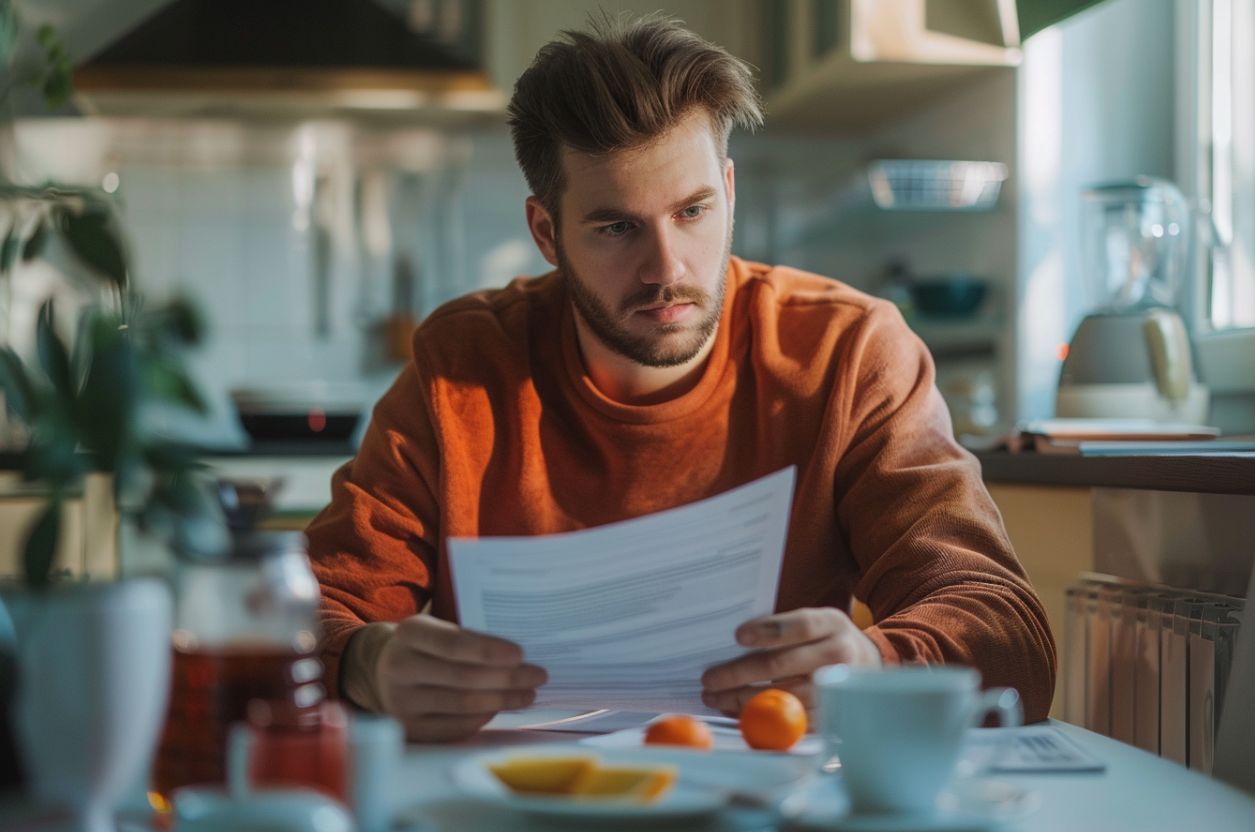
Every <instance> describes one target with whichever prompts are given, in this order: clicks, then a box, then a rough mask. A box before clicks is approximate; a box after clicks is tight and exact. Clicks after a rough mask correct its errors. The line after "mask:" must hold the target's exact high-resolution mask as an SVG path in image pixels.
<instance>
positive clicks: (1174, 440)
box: [1018, 419, 1255, 456]
mask: <svg viewBox="0 0 1255 832" xmlns="http://www.w3.org/2000/svg"><path fill="white" fill-rule="evenodd" d="M1219 436H1220V429H1219V428H1215V427H1211V426H1210V425H1191V424H1183V423H1164V422H1156V421H1154V420H1152V419H1035V420H1033V421H1030V422H1025V423H1023V424H1021V425H1020V426H1019V428H1018V439H1019V444H1020V446H1021V448H1022V449H1023V450H1035V451H1037V452H1038V453H1043V454H1072V455H1080V456H1147V455H1154V454H1161V455H1176V456H1179V455H1185V454H1225V455H1233V454H1244V453H1255V438H1251V437H1242V438H1237V439H1224V440H1222V439H1220V438H1219Z"/></svg>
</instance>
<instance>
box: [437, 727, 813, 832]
mask: <svg viewBox="0 0 1255 832" xmlns="http://www.w3.org/2000/svg"><path fill="white" fill-rule="evenodd" d="M579 753H581V751H580V750H578V749H577V748H576V747H575V746H570V745H566V746H560V747H554V748H552V749H546V750H537V749H534V748H529V749H526V750H523V749H519V748H515V749H513V750H511V751H499V752H492V753H486V754H477V755H475V756H473V757H468V758H466V759H465V760H462V761H461V762H460V763H458V764H457V765H456V766H455V767H454V768H453V770H452V772H451V777H452V778H453V783H454V785H455V786H456V787H457V789H458V790H459V791H460V792H462V794H464V795H466V796H467V797H470V798H472V799H475V800H479V801H482V802H485V803H490V804H493V805H495V806H500V807H503V808H506V809H513V810H517V811H521V812H527V813H529V814H535V815H545V816H551V817H571V818H585V819H590V820H594V819H599V818H600V819H611V818H622V819H636V820H662V819H667V818H684V817H695V816H700V815H708V814H712V813H714V812H717V811H719V810H720V809H722V808H724V807H725V806H727V805H728V804H729V803H730V802H732V801H733V800H740V801H743V800H744V799H745V797H746V796H747V795H749V794H753V795H764V796H765V795H766V794H767V793H768V792H769V791H770V790H772V789H775V788H778V787H780V786H783V785H787V784H789V783H793V782H796V781H798V779H799V778H800V777H801V776H803V774H804V770H803V769H801V768H799V767H798V766H796V765H792V764H790V762H789V761H788V759H787V758H783V759H782V755H761V756H760V755H756V754H709V753H702V752H693V751H684V750H681V749H659V750H653V749H649V750H638V751H631V750H626V749H625V750H612V749H598V750H597V751H596V752H595V754H596V756H597V757H598V759H600V761H601V762H602V763H603V764H605V765H642V764H652V765H674V766H675V767H676V769H677V771H678V777H677V779H676V783H675V785H674V786H673V787H672V788H671V790H670V791H669V792H668V793H667V794H666V795H664V796H663V797H662V798H661V799H659V800H658V801H656V802H654V803H638V802H633V801H626V800H613V799H578V798H567V797H540V796H530V795H519V794H515V793H514V792H511V791H510V790H509V789H508V788H507V787H506V786H505V785H504V784H503V783H502V782H501V781H500V780H498V779H497V778H496V777H495V776H494V775H493V774H492V772H491V771H489V770H488V766H489V765H494V764H499V763H503V762H505V761H506V760H508V759H509V758H511V757H517V756H520V755H523V754H525V755H527V756H542V755H545V754H552V755H554V756H560V757H569V756H571V755H572V754H579ZM586 753H593V752H586Z"/></svg>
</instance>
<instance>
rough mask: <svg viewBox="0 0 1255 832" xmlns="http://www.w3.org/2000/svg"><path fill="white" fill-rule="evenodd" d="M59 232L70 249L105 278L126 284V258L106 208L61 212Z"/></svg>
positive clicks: (122, 285)
mask: <svg viewBox="0 0 1255 832" xmlns="http://www.w3.org/2000/svg"><path fill="white" fill-rule="evenodd" d="M61 233H62V234H63V235H64V237H65V240H66V242H67V243H69V245H70V249H71V250H72V251H73V252H74V253H75V254H76V255H77V256H78V258H79V259H80V260H82V261H83V262H84V263H85V264H86V265H87V266H89V267H91V268H92V269H93V270H95V271H96V272H97V273H98V274H100V275H102V276H104V277H106V278H108V279H109V280H110V281H112V282H113V284H114V285H115V286H117V287H118V288H119V289H125V288H126V283H127V280H126V260H125V258H124V257H123V255H122V244H121V243H120V242H119V240H118V238H117V236H116V235H115V234H114V232H113V229H112V228H111V227H110V223H109V215H108V213H107V212H105V211H99V210H89V211H85V212H84V213H82V214H73V213H70V212H68V211H67V212H64V213H62V214H61Z"/></svg>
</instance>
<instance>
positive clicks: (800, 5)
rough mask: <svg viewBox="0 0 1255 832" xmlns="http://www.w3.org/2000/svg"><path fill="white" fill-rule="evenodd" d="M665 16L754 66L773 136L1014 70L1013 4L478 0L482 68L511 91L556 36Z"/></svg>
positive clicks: (920, 101) (865, 121) (847, 128)
mask: <svg viewBox="0 0 1255 832" xmlns="http://www.w3.org/2000/svg"><path fill="white" fill-rule="evenodd" d="M660 9H661V11H662V12H663V13H665V14H667V15H670V16H673V17H676V18H679V19H681V20H683V21H684V22H685V23H686V24H687V25H688V26H689V27H690V28H692V29H693V30H694V31H695V32H697V33H698V34H700V35H701V36H702V37H704V38H706V39H708V40H710V41H713V42H714V43H718V44H719V45H721V46H723V47H725V48H726V49H728V50H729V51H730V52H732V53H733V54H735V55H737V56H739V57H741V58H743V59H745V60H746V61H748V62H749V63H750V64H752V65H753V66H754V67H755V69H756V74H757V75H758V77H759V79H760V81H761V83H762V89H763V93H764V97H765V98H766V101H767V119H768V126H770V127H772V128H786V129H793V130H797V129H801V130H823V131H835V132H847V133H861V132H866V131H869V130H871V129H873V128H875V127H876V126H877V125H880V124H883V123H885V122H887V121H891V120H893V119H895V118H897V117H899V116H902V115H905V114H907V113H908V112H910V111H911V110H913V109H916V108H918V107H920V106H922V105H925V104H927V103H928V102H930V101H932V100H935V99H936V98H937V97H939V96H942V95H945V94H946V93H947V92H948V91H950V90H951V89H953V88H954V87H955V86H957V85H959V84H963V83H966V82H967V81H969V80H971V79H972V78H974V77H976V76H978V75H981V74H985V73H989V72H997V71H1000V68H1002V69H1001V71H1005V68H1006V67H1014V66H1016V65H1018V64H1019V62H1020V49H1019V46H1020V36H1019V27H1018V24H1017V18H1016V2H1015V0H669V2H666V3H665V4H659V3H657V2H653V3H650V2H644V1H643V0H640V1H639V2H636V1H634V0H617V1H614V2H608V0H596V1H594V0H485V10H484V11H485V14H484V23H485V32H484V56H485V61H486V69H487V70H488V73H489V75H490V76H491V78H492V80H493V82H494V84H495V85H496V86H497V88H498V89H500V90H502V91H504V92H505V93H506V94H508V93H509V92H510V91H511V90H512V89H513V87H514V82H515V81H516V80H517V79H518V76H519V75H520V74H522V72H523V71H524V70H525V69H526V68H527V67H528V65H529V64H530V63H531V61H532V58H533V57H535V55H536V52H537V51H538V50H539V49H540V48H541V47H542V46H544V44H545V43H547V42H548V41H549V40H551V39H552V38H553V37H554V35H555V34H556V33H557V32H558V31H560V30H563V29H578V28H581V27H583V26H584V25H585V24H586V23H587V22H588V20H589V19H590V18H593V17H596V16H598V15H600V14H602V13H603V12H604V13H606V14H610V15H620V14H623V15H643V14H649V13H651V12H655V11H659V10H660Z"/></svg>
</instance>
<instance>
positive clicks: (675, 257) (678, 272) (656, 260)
mask: <svg viewBox="0 0 1255 832" xmlns="http://www.w3.org/2000/svg"><path fill="white" fill-rule="evenodd" d="M677 242H678V241H677V240H676V239H675V238H674V232H673V231H671V230H670V229H666V228H664V229H662V230H659V231H658V232H656V233H655V234H654V235H653V246H652V249H651V250H650V252H649V253H648V255H647V259H646V261H645V263H644V264H643V265H642V268H641V282H642V283H654V284H657V285H659V286H669V285H671V284H672V283H678V282H680V280H682V279H683V278H684V273H685V266H684V261H683V260H682V259H681V258H680V252H679V249H678V246H677V245H676V244H677Z"/></svg>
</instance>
